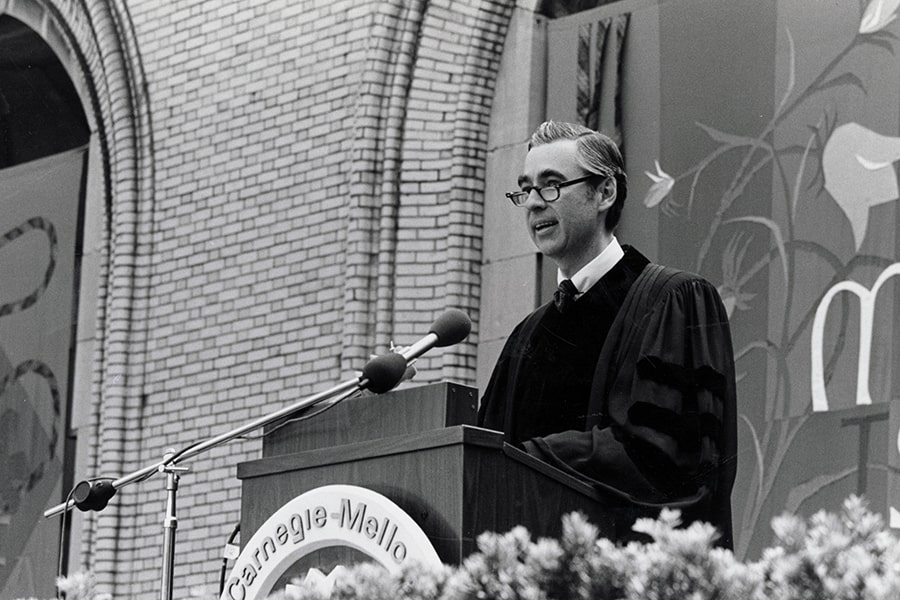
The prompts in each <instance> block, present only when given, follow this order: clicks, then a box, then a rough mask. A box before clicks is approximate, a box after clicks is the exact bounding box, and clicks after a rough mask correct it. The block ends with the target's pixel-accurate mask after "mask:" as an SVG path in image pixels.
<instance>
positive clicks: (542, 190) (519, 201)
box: [506, 173, 597, 206]
mask: <svg viewBox="0 0 900 600" xmlns="http://www.w3.org/2000/svg"><path fill="white" fill-rule="evenodd" d="M596 176H597V174H596V173H591V174H590V175H585V176H584V177H576V178H575V179H570V180H568V181H561V182H560V183H554V184H552V185H547V186H544V187H533V186H529V187H526V188H523V189H522V190H520V191H518V192H507V193H506V197H507V198H509V199H510V201H512V203H513V204H515V205H516V206H522V205H523V204H525V203H526V202H527V201H528V197H529V196H530V195H531V192H537V195H538V196H540V198H541V200H543V201H544V202H556V201H557V200H559V189H560V188H564V187H566V186H567V185H575V184H576V183H581V182H582V181H587V180H588V179H590V178H591V177H596Z"/></svg>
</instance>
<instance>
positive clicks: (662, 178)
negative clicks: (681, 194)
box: [644, 160, 675, 208]
mask: <svg viewBox="0 0 900 600" xmlns="http://www.w3.org/2000/svg"><path fill="white" fill-rule="evenodd" d="M653 163H654V164H655V165H656V173H655V174H654V173H651V172H650V171H644V173H646V174H647V177H649V178H650V179H652V180H653V185H651V186H650V190H649V191H648V192H647V197H646V198H644V206H646V207H647V208H653V207H654V206H656V205H657V204H659V203H660V202H662V201H663V199H664V198H665V197H666V196H667V195H668V194H669V192H670V191H671V190H672V186H674V185H675V180H674V179H673V178H672V176H671V175H669V174H668V173H666V172H665V171H663V170H662V167H660V166H659V161H658V160H655V161H653Z"/></svg>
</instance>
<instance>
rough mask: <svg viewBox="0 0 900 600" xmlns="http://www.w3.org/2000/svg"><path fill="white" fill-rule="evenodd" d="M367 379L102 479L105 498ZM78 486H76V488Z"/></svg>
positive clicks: (53, 511) (66, 506)
mask: <svg viewBox="0 0 900 600" xmlns="http://www.w3.org/2000/svg"><path fill="white" fill-rule="evenodd" d="M368 383H369V382H368V380H367V379H363V378H357V379H352V380H349V381H345V382H343V383H341V384H338V385H336V386H334V387H332V388H330V389H328V390H325V391H324V392H319V393H318V394H315V395H313V396H309V397H307V398H304V399H303V400H300V401H298V402H295V403H294V404H291V405H290V406H286V407H284V408H282V409H280V410H277V411H275V412H273V413H270V414H268V415H265V416H263V417H260V418H258V419H256V420H254V421H250V422H249V423H245V424H244V425H241V426H240V427H236V428H234V429H232V430H231V431H227V432H225V433H222V434H220V435H217V436H215V437H212V438H210V439H208V440H206V441H203V442H200V443H197V444H193V445H191V446H188V447H186V448H184V449H182V450H180V451H178V452H176V453H174V454H168V455H167V456H166V457H165V458H164V459H163V460H161V461H159V462H157V463H154V464H152V465H149V466H146V467H143V468H142V469H138V470H137V471H134V472H133V473H130V474H128V475H125V476H124V477H120V478H118V479H104V480H103V481H107V482H108V485H109V487H110V488H112V491H111V493H109V496H108V497H107V498H106V500H107V501H108V500H109V498H111V497H112V496H113V495H114V494H115V492H116V490H118V489H119V488H121V487H125V486H126V485H129V484H132V483H137V482H139V481H144V480H146V479H149V478H150V477H152V476H153V475H155V474H156V473H159V472H161V471H163V470H164V469H165V468H166V467H168V466H169V465H174V464H176V463H178V462H181V461H184V460H187V459H189V458H192V457H194V456H197V455H198V454H201V453H203V452H206V451H207V450H210V449H212V448H215V447H216V446H220V445H222V444H224V443H226V442H229V441H231V440H233V439H235V438H237V437H240V436H242V435H244V434H247V433H249V432H251V431H253V430H255V429H259V428H260V427H264V426H266V425H269V424H270V423H274V422H275V421H278V420H279V419H282V418H284V417H286V416H288V415H291V414H293V413H295V412H297V411H299V410H303V409H305V408H309V407H311V406H315V405H316V404H318V403H320V402H322V401H324V400H327V399H329V398H331V397H333V396H337V395H339V394H341V395H345V397H350V395H352V394H355V393H357V392H359V391H361V390H363V389H367V386H368ZM93 481H97V480H93ZM82 484H86V485H87V486H90V485H91V481H90V480H89V481H86V482H81V483H79V484H78V486H81V485H82ZM78 486H76V489H77V487H78ZM104 487H105V485H104ZM105 506H106V504H105V503H104V504H103V506H100V507H98V508H93V507H87V508H85V509H84V510H102V509H103V507H105ZM75 507H76V502H75V500H74V498H73V499H70V500H69V501H68V502H64V503H62V504H58V505H56V506H54V507H52V508H49V509H47V510H46V511H44V516H45V517H53V516H55V515H58V514H61V513H63V512H65V511H67V510H71V509H72V508H75Z"/></svg>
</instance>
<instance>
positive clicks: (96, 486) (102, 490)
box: [72, 477, 116, 512]
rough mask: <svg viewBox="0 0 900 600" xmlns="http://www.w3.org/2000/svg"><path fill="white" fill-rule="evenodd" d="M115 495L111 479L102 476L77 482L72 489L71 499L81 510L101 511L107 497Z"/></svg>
mask: <svg viewBox="0 0 900 600" xmlns="http://www.w3.org/2000/svg"><path fill="white" fill-rule="evenodd" d="M115 495H116V488H115V486H113V480H112V479H110V478H108V477H104V478H98V479H91V480H86V481H81V482H79V483H78V485H76V486H75V489H74V490H73V491H72V500H74V501H75V506H77V507H78V509H79V510H81V511H82V512H87V511H89V510H96V511H101V510H103V509H104V508H106V505H107V503H109V499H110V498H112V497H113V496H115Z"/></svg>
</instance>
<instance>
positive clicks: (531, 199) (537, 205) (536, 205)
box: [522, 188, 547, 210]
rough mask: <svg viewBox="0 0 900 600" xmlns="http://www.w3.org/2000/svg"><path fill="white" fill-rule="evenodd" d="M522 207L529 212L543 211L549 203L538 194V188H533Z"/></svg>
mask: <svg viewBox="0 0 900 600" xmlns="http://www.w3.org/2000/svg"><path fill="white" fill-rule="evenodd" d="M522 206H524V207H525V208H527V209H528V210H535V209H541V208H544V207H545V206H547V201H546V200H544V198H543V197H542V196H541V195H540V194H539V193H538V191H537V188H531V189H530V190H528V196H527V197H526V198H525V203H524V204H523V205H522Z"/></svg>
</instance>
